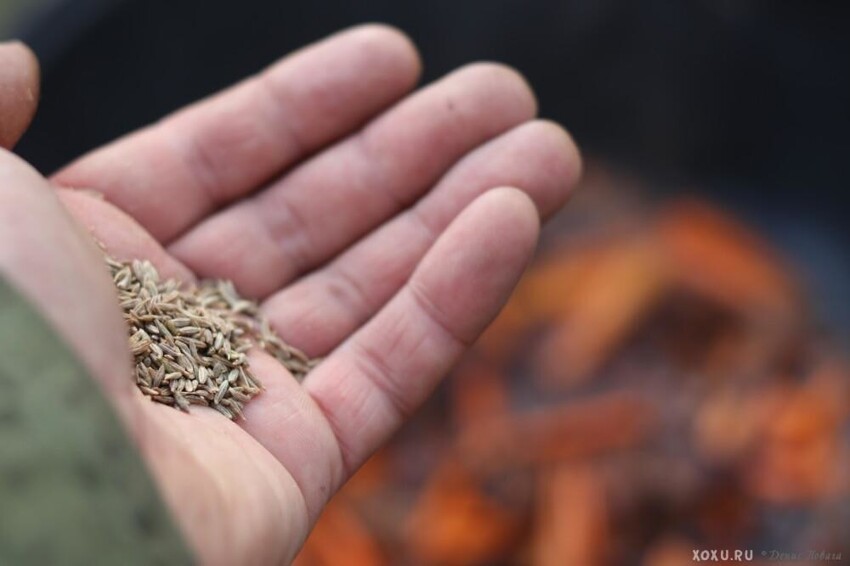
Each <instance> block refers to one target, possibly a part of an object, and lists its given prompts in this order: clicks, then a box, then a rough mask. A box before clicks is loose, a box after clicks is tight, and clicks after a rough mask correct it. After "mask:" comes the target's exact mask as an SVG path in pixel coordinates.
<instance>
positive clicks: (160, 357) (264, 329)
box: [106, 257, 318, 419]
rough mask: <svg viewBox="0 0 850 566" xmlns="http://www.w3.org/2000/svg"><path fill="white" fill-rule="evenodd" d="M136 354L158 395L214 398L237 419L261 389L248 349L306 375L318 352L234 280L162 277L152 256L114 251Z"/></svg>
mask: <svg viewBox="0 0 850 566" xmlns="http://www.w3.org/2000/svg"><path fill="white" fill-rule="evenodd" d="M106 263H107V265H108V266H109V269H110V272H111V274H112V281H113V283H114V284H115V287H116V289H117V291H118V296H119V299H120V301H121V308H122V309H123V310H124V320H125V321H126V322H127V327H128V330H129V335H130V349H131V351H132V352H133V356H134V357H135V371H134V373H135V380H136V385H137V386H138V387H139V389H141V391H142V392H143V393H144V394H145V395H147V396H149V397H150V398H151V399H153V400H154V401H156V402H158V403H163V404H165V405H171V406H174V407H177V408H180V409H182V410H184V411H185V410H188V408H189V405H203V406H209V407H212V408H214V409H215V410H217V411H218V412H219V413H221V414H223V415H224V416H226V417H227V418H229V419H233V418H234V417H238V416H240V415H241V414H242V408H243V407H244V405H245V403H247V402H248V401H250V400H251V399H252V398H253V397H254V396H256V395H257V394H258V393H259V392H260V391H261V390H262V385H261V384H260V382H259V380H258V379H257V378H256V377H255V376H254V375H253V373H252V372H251V369H250V367H249V364H248V359H247V356H246V352H247V351H248V350H249V349H250V348H251V347H253V346H255V345H256V346H258V347H260V348H262V349H264V350H265V351H266V352H268V353H270V354H271V355H273V356H274V357H276V358H277V359H278V360H279V361H280V362H281V363H282V364H283V365H284V366H285V367H286V368H287V369H288V370H289V371H290V372H291V373H292V375H293V376H295V378H296V379H298V380H301V379H303V378H304V376H305V375H306V374H307V372H308V371H309V370H310V369H312V367H313V366H314V365H315V364H316V363H317V361H318V360H311V359H309V358H308V357H307V356H306V355H305V354H304V353H303V352H301V351H299V350H297V349H296V348H293V347H291V346H289V345H288V344H286V343H285V342H283V340H281V339H280V337H278V336H277V335H275V333H274V332H273V331H272V330H271V328H270V326H269V323H268V321H267V320H265V319H264V318H263V317H261V316H260V314H259V312H258V309H257V305H256V303H254V302H252V301H248V300H245V299H242V298H241V297H240V296H239V295H238V294H237V293H236V289H235V288H234V286H233V284H232V283H231V282H230V281H204V282H202V283H200V284H199V285H197V286H187V285H183V284H181V283H179V282H177V281H176V280H173V279H169V280H166V281H161V280H160V278H159V274H158V273H157V271H156V269H155V268H154V267H153V265H151V263H150V262H149V261H139V260H134V261H132V262H121V261H117V260H115V259H112V258H110V257H107V258H106Z"/></svg>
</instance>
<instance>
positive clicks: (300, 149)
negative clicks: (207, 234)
mask: <svg viewBox="0 0 850 566" xmlns="http://www.w3.org/2000/svg"><path fill="white" fill-rule="evenodd" d="M419 68H420V65H419V59H418V55H417V53H416V50H415V48H414V47H413V45H412V44H411V42H410V41H409V40H408V39H407V38H406V37H405V36H404V35H403V34H401V33H400V32H398V31H396V30H394V29H392V28H388V27H386V26H380V25H366V26H360V27H357V28H354V29H351V30H348V31H344V32H341V33H339V34H337V35H334V36H331V37H330V38H328V39H325V40H323V41H321V42H319V43H317V44H314V45H311V46H308V47H306V48H304V49H302V50H300V51H297V52H296V53H293V54H292V55H290V56H288V57H286V58H285V59H283V60H282V61H281V62H279V63H277V64H275V65H273V66H272V67H270V68H269V69H267V70H266V71H264V72H262V73H260V74H259V75H257V76H255V77H252V78H249V79H247V80H246V81H244V82H242V83H240V84H238V85H236V86H235V87H232V88H230V89H228V90H226V91H224V92H222V93H220V94H218V95H216V96H213V97H212V98H210V99H208V100H205V101H202V102H200V103H197V104H195V105H193V106H190V107H188V108H186V109H185V110H183V111H180V112H178V113H177V114H175V115H173V116H171V117H169V118H167V119H165V120H164V121H162V122H160V123H158V124H155V125H153V126H150V127H148V128H145V129H143V130H141V131H139V132H137V133H135V134H131V135H130V136H128V137H126V138H123V139H121V140H118V141H117V142H115V143H113V144H111V145H108V146H106V147H104V148H101V149H99V150H96V151H95V152H93V153H91V154H89V155H87V156H84V157H82V158H81V159H80V160H78V161H77V162H75V163H72V164H71V165H70V166H69V167H67V168H66V169H64V170H63V171H60V172H59V173H58V174H57V175H56V177H55V178H54V181H55V182H56V183H57V184H59V185H62V186H65V187H86V188H88V189H95V190H97V191H99V192H101V193H103V194H104V195H105V196H106V198H107V200H109V201H110V202H112V203H113V204H115V205H117V206H118V207H119V208H121V209H122V210H124V211H125V212H127V213H128V214H130V215H131V216H133V217H134V218H135V219H136V220H137V221H139V223H141V224H142V226H144V227H145V228H146V229H147V230H148V231H150V232H151V233H152V234H153V235H154V236H155V237H156V238H157V239H158V240H160V241H161V242H163V243H167V242H169V241H171V240H172V239H174V238H175V237H176V236H178V235H179V234H181V233H182V232H184V231H185V230H187V229H188V228H190V227H191V226H192V225H194V224H195V223H196V222H198V221H199V220H201V219H202V218H204V217H205V216H206V215H207V214H209V213H210V212H212V211H213V210H215V209H217V208H219V207H221V206H223V205H225V204H227V203H229V202H231V201H233V200H236V199H238V198H241V197H242V196H244V195H246V194H248V193H250V192H251V191H253V190H255V189H257V188H259V186H260V185H262V184H263V183H265V182H267V181H269V180H270V179H271V178H273V177H274V176H275V175H277V174H280V173H281V172H282V171H284V170H285V169H286V168H287V167H289V166H291V165H292V164H294V163H296V162H297V161H299V160H301V159H303V158H304V157H305V156H307V155H309V154H311V153H313V152H315V151H316V150H318V149H320V148H321V147H322V146H324V145H326V144H328V143H330V142H332V141H334V140H336V139H337V138H339V137H341V136H344V135H345V134H347V133H349V132H351V131H352V130H354V129H356V128H357V127H358V126H360V125H361V124H363V123H364V122H366V121H367V120H368V119H369V118H370V117H371V116H373V115H374V114H376V113H378V112H380V111H381V110H383V109H384V108H385V107H387V106H388V105H390V104H392V103H393V102H395V101H396V100H397V99H398V98H400V97H401V96H403V95H404V94H405V93H406V92H407V91H408V90H410V89H411V88H412V87H413V86H414V84H415V82H416V80H417V79H418V76H419Z"/></svg>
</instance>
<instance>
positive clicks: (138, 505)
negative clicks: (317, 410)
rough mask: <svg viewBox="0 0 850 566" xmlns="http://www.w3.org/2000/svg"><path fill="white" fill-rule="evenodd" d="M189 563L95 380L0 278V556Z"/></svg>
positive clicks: (48, 561)
mask: <svg viewBox="0 0 850 566" xmlns="http://www.w3.org/2000/svg"><path fill="white" fill-rule="evenodd" d="M128 379H129V376H128ZM192 563H193V559H192V557H191V554H190V553H189V551H188V549H187V547H186V545H185V544H184V541H183V540H182V539H181V537H180V534H179V531H178V530H177V528H176V526H175V524H174V521H173V520H172V518H171V517H170V515H169V512H168V510H167V508H166V507H165V505H164V503H163V502H162V499H161V497H160V494H159V493H158V491H157V489H156V486H155V485H154V482H153V480H152V479H151V477H150V475H149V473H148V470H147V468H146V467H145V464H144V463H143V462H142V460H141V457H140V456H139V454H138V453H137V451H136V448H135V445H134V444H133V442H132V441H131V440H130V439H129V437H128V436H127V434H126V432H125V431H124V428H123V426H122V425H121V423H120V422H119V421H118V418H117V416H116V415H115V414H114V412H113V409H112V407H111V406H110V405H109V403H108V402H107V401H106V400H105V399H104V397H103V394H102V393H101V390H100V387H99V386H98V385H97V384H96V383H94V382H93V381H92V379H91V378H90V377H89V376H88V375H87V372H86V370H85V369H84V368H83V366H82V365H81V364H80V362H79V361H77V360H76V358H75V357H74V355H73V354H72V353H71V352H70V351H69V349H68V347H67V346H66V345H65V344H64V343H63V342H62V340H61V339H60V338H59V337H58V336H57V335H56V333H55V332H54V331H53V329H52V328H51V327H50V326H49V325H48V324H47V323H46V322H45V321H44V319H43V318H42V317H41V316H40V315H39V313H38V312H37V311H36V310H35V309H34V308H33V307H32V306H30V305H29V304H28V303H27V302H26V300H24V299H23V298H22V297H21V296H20V294H18V293H17V292H16V291H15V290H14V289H13V288H11V287H10V286H9V285H8V284H7V283H6V282H5V281H3V280H2V279H0V564H3V565H7V564H8V565H17V564H20V565H33V564H38V565H53V564H57V565H76V564H79V565H86V566H89V565H97V564H109V565H112V564H121V565H128V566H132V565H135V564H140V565H141V564H144V565H152V564H163V565H165V564H168V565H179V564H192Z"/></svg>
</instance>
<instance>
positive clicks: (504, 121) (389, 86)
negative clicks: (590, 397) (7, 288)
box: [54, 26, 578, 563]
mask: <svg viewBox="0 0 850 566" xmlns="http://www.w3.org/2000/svg"><path fill="white" fill-rule="evenodd" d="M417 73H418V62H417V60H416V56H415V54H414V52H413V50H412V48H411V47H410V46H409V44H408V43H407V42H406V40H404V39H402V38H401V37H400V36H399V35H398V34H397V33H396V32H392V31H389V30H386V29H384V28H379V27H375V26H371V27H366V28H360V29H357V30H354V31H350V32H347V33H345V34H342V35H340V36H337V37H334V38H332V39H330V40H328V41H326V42H323V43H321V44H318V45H317V46H314V47H311V48H309V49H308V50H305V51H303V52H300V53H298V54H296V55H293V56H291V57H290V58H288V59H287V60H284V61H283V62H282V63H280V64H278V65H277V66H275V67H273V68H271V69H270V70H269V71H267V72H266V73H264V74H263V75H260V76H259V77H257V78H254V79H251V80H249V81H247V82H246V83H243V84H242V85H240V86H237V87H236V88H235V89H232V90H231V91H229V92H226V93H224V94H222V95H219V96H218V97H216V98H213V99H211V100H209V101H205V102H202V103H200V104H199V105H196V106H194V107H191V108H189V109H188V110H186V111H184V112H181V113H179V114H177V115H175V116H173V117H171V118H169V119H168V120H166V121H164V122H162V123H160V124H157V125H156V126H153V127H151V128H148V129H146V130H143V131H141V132H139V133H137V134H135V135H133V136H130V137H128V138H126V139H124V140H120V141H118V142H116V143H114V144H112V145H111V146H108V147H106V148H104V149H102V150H99V151H98V152H95V153H93V154H90V155H88V156H86V157H84V158H83V159H81V160H80V161H78V162H76V163H74V164H72V165H71V166H70V167H68V168H67V169H65V170H64V171H62V172H60V173H59V174H58V175H57V176H56V177H55V178H54V182H55V184H57V185H59V186H60V187H71V188H91V189H94V190H96V191H98V192H100V193H102V194H104V195H105V196H106V200H100V199H98V198H95V197H93V196H92V195H91V194H90V193H89V192H86V191H77V190H61V191H60V195H61V198H62V200H63V202H64V203H65V205H66V207H67V208H68V209H69V210H70V211H71V212H72V214H73V215H74V216H75V217H76V218H77V219H78V220H79V221H81V222H82V223H83V224H84V225H85V226H87V227H88V228H89V229H90V230H92V231H93V232H94V234H95V236H96V237H97V238H98V239H100V240H101V241H102V242H103V243H104V244H105V245H106V246H107V248H108V250H109V252H110V253H111V254H112V255H115V256H118V257H123V258H130V257H146V258H149V259H151V260H152V261H153V262H154V263H155V264H156V265H157V266H158V267H159V268H160V270H161V271H162V272H164V273H165V274H167V275H171V276H176V277H180V278H183V279H190V278H194V277H219V278H227V279H232V280H233V281H234V282H235V283H236V285H237V288H239V290H240V291H241V292H242V294H244V295H247V296H250V297H253V298H256V299H258V300H260V301H261V305H262V308H263V311H264V313H265V315H266V316H267V317H268V318H269V319H270V320H271V321H272V324H273V326H274V327H275V328H276V330H277V331H278V333H279V334H281V336H282V337H283V338H284V339H286V340H287V341H289V342H291V343H293V344H294V345H296V346H298V347H300V348H302V349H304V350H305V351H307V352H308V353H309V354H311V355H315V356H327V357H326V359H325V361H324V362H323V363H322V364H321V365H320V366H319V367H318V368H317V369H316V370H315V371H314V372H313V373H311V374H310V375H309V376H308V378H307V379H306V381H305V382H304V383H303V384H298V383H296V382H295V381H294V380H293V379H292V378H291V377H290V376H289V375H288V374H287V372H286V370H285V369H284V368H283V367H282V366H281V365H279V364H278V363H277V362H276V361H275V360H273V359H272V358H270V357H268V356H266V355H264V354H262V353H259V352H255V353H252V355H251V363H252V365H253V367H254V370H255V372H256V373H257V374H258V376H259V377H260V378H261V380H262V382H263V384H264V385H265V387H266V391H265V392H264V393H263V395H261V396H259V397H258V398H257V399H255V400H254V401H253V402H252V403H251V404H249V405H248V407H247V408H246V419H245V420H244V421H242V422H240V423H232V422H229V421H227V420H225V419H223V418H221V416H220V415H218V414H217V413H214V412H213V411H205V410H195V409H193V410H192V413H191V414H190V415H186V414H183V413H180V412H178V411H174V410H173V409H170V408H167V407H163V406H160V405H156V404H153V403H150V402H148V401H146V400H145V399H144V398H143V397H141V395H138V399H137V400H138V403H136V404H135V405H134V406H135V407H137V408H135V409H133V411H134V412H135V414H136V416H134V417H132V418H134V419H137V422H136V426H135V429H136V430H137V431H138V432H137V435H138V436H139V438H140V442H141V445H142V448H143V451H144V453H145V455H146V457H147V459H148V461H149V463H150V464H151V465H152V467H153V469H154V472H155V474H156V476H157V477H158V479H159V483H160V485H161V486H162V487H163V490H164V492H165V494H166V497H167V499H168V500H169V502H170V503H171V505H172V507H173V508H174V509H175V514H176V516H177V517H178V520H179V521H180V523H181V524H182V525H183V527H184V530H185V531H186V532H187V533H188V534H189V536H190V538H191V540H192V542H193V545H194V546H195V548H196V549H198V550H199V551H200V552H201V554H202V556H203V557H204V558H205V559H206V560H207V561H217V562H221V563H235V562H239V563H246V561H248V562H250V561H255V562H261V563H274V562H282V561H284V560H286V559H288V558H291V557H292V556H293V554H294V552H296V550H297V548H298V546H299V545H300V542H301V541H303V539H304V538H305V537H306V534H307V532H308V530H309V527H310V525H311V524H312V522H313V521H314V520H315V519H316V518H317V516H318V515H319V513H320V512H321V509H322V507H323V505H324V503H325V502H326V501H327V499H328V497H329V496H330V495H331V494H332V493H333V492H334V491H335V490H336V489H337V488H338V487H339V486H340V485H341V484H342V482H344V481H345V480H346V479H347V478H348V477H349V476H350V475H351V473H352V472H353V471H354V470H355V469H356V468H357V466H359V465H360V463H362V462H363V460H364V459H365V458H366V457H368V455H369V454H370V453H371V452H372V451H373V450H374V449H375V448H376V447H377V446H378V445H380V443H381V442H383V441H384V440H385V439H386V438H387V436H388V435H389V434H390V433H391V432H392V431H393V430H394V429H395V428H397V427H398V425H399V424H400V423H401V422H402V421H403V419H404V418H405V416H406V415H407V414H408V413H409V412H410V411H411V410H413V409H414V408H415V407H416V406H417V405H418V404H419V403H420V402H421V401H422V400H423V399H424V398H425V396H426V395H427V394H428V393H429V392H430V390H431V389H432V388H433V387H434V386H435V384H436V382H437V381H438V379H439V377H440V376H441V375H443V374H444V373H445V371H446V370H447V369H448V368H449V367H450V366H451V364H452V363H453V361H454V360H455V359H456V358H457V356H459V355H460V353H462V351H463V350H464V348H465V345H466V344H468V343H469V342H471V341H472V340H474V339H475V337H476V336H477V334H478V333H479V332H480V331H481V330H482V328H483V327H484V326H485V325H486V324H487V322H488V321H489V320H490V319H491V318H492V316H494V315H495V313H496V312H497V310H498V308H499V307H500V306H501V304H502V303H503V301H504V300H505V298H506V296H507V294H508V293H509V291H510V289H511V288H512V285H513V283H514V282H515V281H516V279H517V277H518V276H519V274H520V273H521V271H522V269H523V267H524V265H525V263H526V262H527V260H528V258H529V256H530V254H531V252H532V250H533V246H534V242H535V241H536V235H537V223H538V213H537V212H535V211H534V209H533V207H532V206H531V205H530V204H529V201H528V199H527V198H526V197H525V196H524V195H523V194H521V193H519V192H518V191H513V190H500V191H490V192H488V193H487V195H486V196H483V197H481V198H478V197H479V196H480V195H482V194H483V193H485V191H488V189H491V188H493V187H498V186H513V187H520V188H521V189H522V190H523V191H525V193H527V194H528V195H529V196H530V197H531V200H533V201H534V204H536V207H537V210H538V211H539V213H540V214H542V215H546V214H549V213H550V212H552V211H554V210H556V209H557V208H558V207H559V206H560V205H561V204H562V203H563V201H564V199H565V197H566V193H567V190H568V188H569V187H570V185H571V184H572V183H573V181H574V180H575V178H576V176H577V171H578V159H577V155H576V153H575V149H574V148H573V146H572V144H571V142H570V140H569V138H568V137H567V136H565V134H564V133H563V131H562V130H560V129H559V128H558V127H557V126H554V125H552V124H548V123H545V122H538V121H531V119H532V117H533V115H534V112H535V108H534V101H533V96H532V94H531V93H530V91H529V90H528V88H527V86H526V85H525V84H524V82H523V81H522V80H521V79H519V78H518V77H517V76H516V75H515V74H514V73H512V72H510V71H508V70H506V69H504V68H501V67H497V66H493V65H478V66H473V67H468V68H465V69H462V70H461V71H458V72H456V73H454V74H452V75H450V76H449V77H447V78H445V79H443V80H442V81H440V82H438V83H436V84H435V85H432V86H430V87H428V88H426V89H424V90H422V91H420V92H418V93H415V94H413V95H410V96H409V97H407V98H406V99H405V100H402V101H401V102H398V101H399V100H400V99H401V98H402V97H404V95H405V94H406V93H407V91H408V90H409V89H410V88H411V87H412V85H413V84H414V82H415V80H416V77H417ZM397 102H398V103H397ZM391 106H392V107H391ZM390 107H391V108H390ZM364 124H365V126H364ZM473 201H475V203H474V204H473V205H472V206H468V205H470V203H472V202H473ZM464 209H465V210H464ZM461 211H463V214H461ZM122 379H123V377H122Z"/></svg>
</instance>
